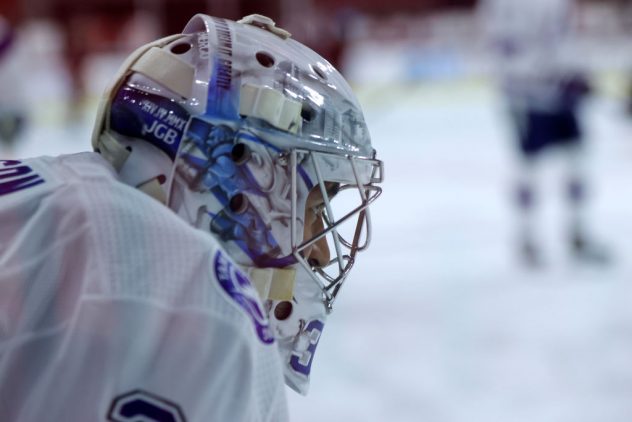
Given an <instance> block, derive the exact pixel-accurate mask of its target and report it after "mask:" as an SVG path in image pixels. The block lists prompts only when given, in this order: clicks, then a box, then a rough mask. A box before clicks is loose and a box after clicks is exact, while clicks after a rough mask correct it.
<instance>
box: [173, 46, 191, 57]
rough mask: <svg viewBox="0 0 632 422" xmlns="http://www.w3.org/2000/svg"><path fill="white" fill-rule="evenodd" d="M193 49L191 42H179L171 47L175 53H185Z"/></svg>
mask: <svg viewBox="0 0 632 422" xmlns="http://www.w3.org/2000/svg"><path fill="white" fill-rule="evenodd" d="M190 49H191V44H189V43H178V44H176V45H174V46H173V47H171V52H172V53H173V54H178V55H180V54H184V53H186V52H187V51H189V50H190Z"/></svg>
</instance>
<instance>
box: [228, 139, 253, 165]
mask: <svg viewBox="0 0 632 422" xmlns="http://www.w3.org/2000/svg"><path fill="white" fill-rule="evenodd" d="M230 157H231V158H232V160H233V161H234V162H235V164H244V163H245V162H246V161H248V160H249V159H250V148H248V145H246V144H243V143H238V144H235V145H234V146H233V149H232V150H231V152H230Z"/></svg>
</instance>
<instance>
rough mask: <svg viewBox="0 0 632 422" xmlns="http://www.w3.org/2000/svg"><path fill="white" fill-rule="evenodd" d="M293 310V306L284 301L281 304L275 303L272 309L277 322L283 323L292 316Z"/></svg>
mask: <svg viewBox="0 0 632 422" xmlns="http://www.w3.org/2000/svg"><path fill="white" fill-rule="evenodd" d="M293 310H294V305H292V302H289V301H287V300H284V301H283V302H279V303H277V305H276V306H275V307H274V317H275V318H276V319H277V320H279V321H285V320H286V319H288V318H289V317H290V315H292V311H293Z"/></svg>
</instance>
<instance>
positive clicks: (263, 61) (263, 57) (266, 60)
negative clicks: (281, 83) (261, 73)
mask: <svg viewBox="0 0 632 422" xmlns="http://www.w3.org/2000/svg"><path fill="white" fill-rule="evenodd" d="M255 57H256V58H257V61H258V62H259V64H260V65H261V66H263V67H272V66H274V57H272V56H271V55H270V54H269V53H266V52H265V51H259V52H258V53H257V54H256V55H255Z"/></svg>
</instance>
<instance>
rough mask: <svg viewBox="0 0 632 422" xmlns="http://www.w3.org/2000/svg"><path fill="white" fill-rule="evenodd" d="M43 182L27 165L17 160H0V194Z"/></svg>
mask: <svg viewBox="0 0 632 422" xmlns="http://www.w3.org/2000/svg"><path fill="white" fill-rule="evenodd" d="M40 183H44V179H42V178H41V177H40V176H39V175H37V174H36V173H34V172H33V169H31V168H30V167H29V166H25V165H22V163H21V162H20V161H17V160H0V196H1V195H7V194H9V193H13V192H16V191H19V190H22V189H26V188H30V187H31V186H35V185H39V184H40Z"/></svg>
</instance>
